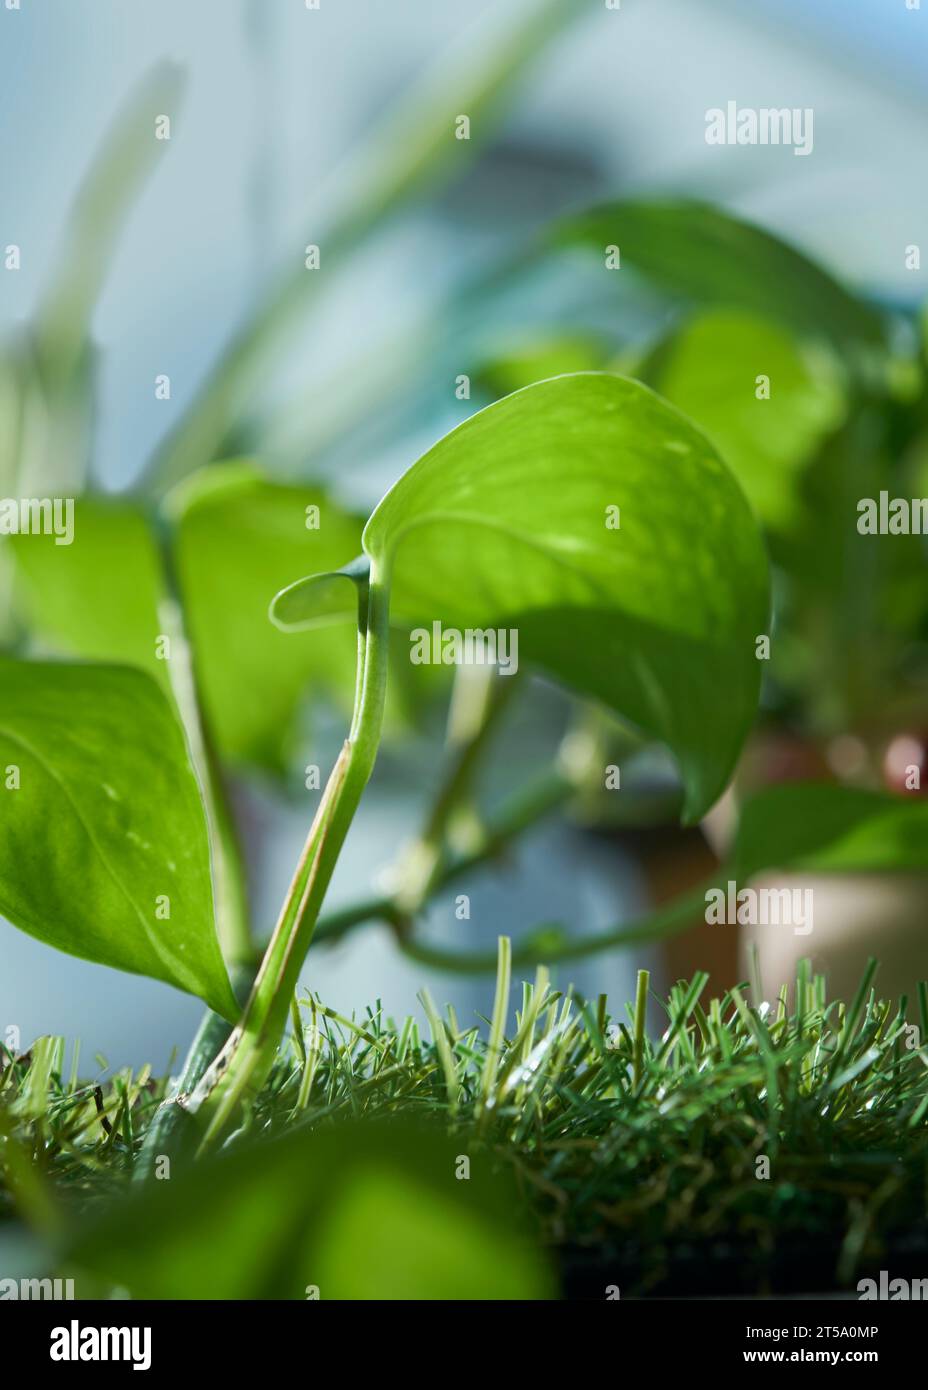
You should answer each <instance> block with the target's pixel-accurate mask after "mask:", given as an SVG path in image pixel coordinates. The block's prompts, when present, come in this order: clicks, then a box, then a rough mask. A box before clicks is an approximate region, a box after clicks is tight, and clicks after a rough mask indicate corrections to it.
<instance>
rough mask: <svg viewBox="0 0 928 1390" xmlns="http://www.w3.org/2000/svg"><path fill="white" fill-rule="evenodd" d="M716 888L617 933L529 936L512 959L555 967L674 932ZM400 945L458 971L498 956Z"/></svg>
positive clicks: (490, 965) (435, 965)
mask: <svg viewBox="0 0 928 1390" xmlns="http://www.w3.org/2000/svg"><path fill="white" fill-rule="evenodd" d="M716 886H717V884H716V883H715V882H714V880H711V879H710V880H708V881H707V882H706V883H704V884H702V885H701V886H700V887H699V888H695V889H693V891H692V892H690V893H684V894H682V895H681V897H679V898H675V899H674V901H673V902H672V903H669V904H668V905H667V906H666V907H662V908H660V909H659V910H658V911H657V912H654V913H651V914H649V915H648V916H647V917H641V918H639V919H638V921H637V922H629V923H626V924H625V925H624V926H621V927H617V928H616V930H615V931H610V932H596V934H595V935H593V936H576V937H569V936H564V937H562V938H560V939H557V940H552V939H550V938H547V939H546V938H545V937H543V936H539V937H538V939H536V940H532V939H531V938H530V939H529V940H528V941H526V942H523V943H522V944H521V945H519V946H517V947H516V948H515V950H514V951H513V953H512V963H513V965H517V966H526V965H540V964H544V965H553V964H556V963H557V962H558V961H562V960H581V959H583V957H585V956H595V955H598V954H599V953H600V952H601V951H612V950H618V949H620V948H621V947H623V946H634V945H637V944H638V943H639V942H645V941H658V940H661V939H662V938H664V937H667V936H674V935H675V934H676V933H677V932H680V931H684V930H685V929H686V928H687V927H688V926H691V925H692V923H693V922H694V921H695V920H696V919H697V918H699V917H700V916H702V914H703V912H704V911H705V905H706V898H705V895H706V891H707V889H708V888H710V887H716ZM400 949H401V951H402V952H403V954H404V955H406V956H408V957H409V958H410V959H411V960H415V961H418V962H419V964H420V965H427V966H429V967H430V968H431V969H433V970H446V971H448V972H449V973H450V974H453V975H472V974H482V973H488V972H489V971H491V970H495V969H496V956H495V955H492V954H491V953H490V952H488V951H487V952H480V951H444V950H442V949H441V948H439V947H435V946H428V945H425V944H424V943H422V942H419V941H414V940H413V939H411V938H408V937H401V938H400Z"/></svg>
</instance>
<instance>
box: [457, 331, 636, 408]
mask: <svg viewBox="0 0 928 1390" xmlns="http://www.w3.org/2000/svg"><path fill="white" fill-rule="evenodd" d="M608 360H609V351H608V348H607V347H606V346H605V345H604V344H603V343H601V342H600V341H599V340H598V339H596V338H593V337H591V336H584V335H581V334H566V333H565V334H559V335H553V336H550V337H549V336H543V337H539V338H537V339H536V340H535V341H533V342H527V343H525V344H524V345H523V346H522V347H519V348H513V349H512V350H511V351H509V352H504V353H501V354H500V355H499V356H498V357H493V358H490V359H489V360H487V361H485V362H483V363H482V364H481V366H480V367H478V369H477V371H476V372H475V373H474V376H475V379H476V381H477V383H478V384H479V385H480V386H482V387H483V388H484V390H487V391H490V392H491V393H492V394H493V395H494V396H507V395H509V394H510V392H512V391H521V390H522V388H523V387H525V386H531V385H532V384H533V383H534V382H536V381H546V380H547V379H548V378H549V377H552V376H565V375H567V374H568V373H572V372H590V371H597V370H599V369H600V368H602V367H605V366H606V365H607V362H608Z"/></svg>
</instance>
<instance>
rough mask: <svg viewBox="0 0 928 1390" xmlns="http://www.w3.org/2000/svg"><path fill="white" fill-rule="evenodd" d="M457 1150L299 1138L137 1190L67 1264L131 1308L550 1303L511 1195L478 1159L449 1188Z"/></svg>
mask: <svg viewBox="0 0 928 1390" xmlns="http://www.w3.org/2000/svg"><path fill="white" fill-rule="evenodd" d="M461 1148H462V1140H461V1139H460V1137H458V1138H448V1137H447V1136H445V1135H444V1134H442V1133H441V1132H440V1131H439V1130H437V1129H436V1128H434V1127H427V1126H421V1125H420V1126H411V1125H409V1123H408V1122H407V1123H403V1124H400V1123H397V1122H393V1123H391V1124H383V1123H371V1122H368V1123H362V1124H358V1123H348V1124H341V1125H339V1126H337V1127H336V1128H334V1129H316V1128H314V1129H313V1130H312V1131H311V1132H309V1131H307V1130H305V1129H304V1130H303V1131H302V1132H297V1133H294V1134H291V1135H289V1136H288V1137H286V1138H284V1139H282V1140H276V1141H274V1142H273V1143H270V1144H268V1143H265V1144H262V1145H261V1146H260V1147H258V1146H255V1145H250V1146H248V1147H245V1148H242V1149H239V1150H237V1151H235V1152H232V1153H229V1154H224V1155H221V1156H220V1157H219V1158H218V1159H215V1160H209V1161H207V1162H205V1163H199V1164H197V1165H196V1166H195V1167H194V1168H193V1169H190V1170H188V1171H186V1172H182V1173H180V1174H178V1175H177V1176H175V1177H174V1178H172V1180H171V1182H170V1183H164V1182H162V1183H159V1182H155V1183H154V1184H153V1185H152V1187H151V1188H150V1189H148V1190H144V1191H141V1192H139V1191H136V1192H134V1193H133V1195H132V1197H131V1198H130V1199H129V1200H128V1201H126V1202H124V1203H122V1204H120V1205H119V1206H118V1207H116V1208H115V1209H113V1210H111V1211H110V1212H108V1213H107V1214H106V1215H105V1216H104V1217H103V1218H102V1220H100V1221H99V1222H95V1223H94V1224H93V1225H91V1226H90V1227H89V1229H88V1230H86V1232H84V1233H83V1234H81V1235H80V1236H79V1237H78V1239H77V1241H76V1243H75V1245H74V1246H73V1247H72V1249H71V1250H70V1251H69V1252H68V1253H69V1264H71V1265H76V1266H77V1267H78V1268H81V1269H84V1270H87V1271H89V1272H91V1273H93V1274H96V1275H98V1276H99V1277H100V1278H102V1279H103V1280H105V1281H107V1282H108V1283H115V1284H119V1285H122V1286H124V1287H125V1288H127V1289H129V1291H130V1292H131V1294H132V1295H133V1297H135V1298H158V1299H161V1298H223V1299H225V1298H237V1299H243V1298H278V1299H297V1300H300V1299H305V1298H307V1296H309V1297H313V1296H316V1297H318V1298H321V1299H324V1300H329V1299H352V1300H354V1299H512V1298H545V1297H549V1296H550V1295H551V1294H552V1293H553V1283H552V1280H551V1278H550V1275H549V1272H548V1269H547V1266H546V1262H545V1260H544V1257H543V1256H542V1254H541V1252H540V1251H538V1250H537V1249H535V1248H534V1247H533V1245H532V1243H531V1242H530V1241H529V1240H527V1239H526V1237H525V1234H524V1233H523V1232H522V1231H521V1230H520V1228H519V1223H518V1221H517V1219H516V1216H515V1213H516V1211H517V1197H516V1193H515V1191H514V1189H513V1186H512V1184H511V1183H510V1182H508V1181H503V1179H502V1178H498V1177H494V1175H493V1174H492V1172H491V1160H490V1158H489V1156H487V1155H482V1156H480V1157H479V1158H478V1157H477V1156H475V1157H474V1158H473V1159H472V1160H471V1163H472V1167H471V1169H470V1176H469V1180H468V1181H458V1180H457V1178H456V1173H457V1172H458V1171H459V1169H460V1155H461ZM168 1188H170V1191H168V1190H167V1189H168Z"/></svg>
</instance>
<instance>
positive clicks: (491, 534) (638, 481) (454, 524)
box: [289, 372, 767, 819]
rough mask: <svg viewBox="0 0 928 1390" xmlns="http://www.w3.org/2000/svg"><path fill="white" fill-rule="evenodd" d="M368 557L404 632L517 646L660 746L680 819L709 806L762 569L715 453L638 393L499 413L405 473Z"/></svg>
mask: <svg viewBox="0 0 928 1390" xmlns="http://www.w3.org/2000/svg"><path fill="white" fill-rule="evenodd" d="M363 544H364V549H365V551H366V553H367V554H368V555H369V556H370V557H371V560H372V562H373V563H374V566H375V568H376V570H377V571H378V573H379V574H380V575H381V576H388V578H389V583H390V584H391V589H392V596H393V597H392V606H393V609H394V611H396V612H398V613H399V614H401V615H402V616H403V617H404V618H406V619H407V620H409V621H411V622H416V623H422V624H425V625H427V631H429V632H430V631H431V625H432V624H433V623H435V622H439V623H441V624H442V625H443V628H445V629H447V627H448V626H452V627H454V628H455V629H457V630H458V631H462V630H468V629H470V630H473V631H483V630H486V629H487V628H493V629H504V630H506V631H508V632H514V633H515V634H516V640H517V642H518V652H519V657H518V659H519V660H520V661H521V660H523V659H524V660H526V661H529V662H532V663H535V664H537V665H538V666H539V667H541V668H542V669H544V670H546V671H548V672H550V673H551V674H552V675H554V676H555V677H556V678H557V679H559V680H561V681H563V682H564V683H565V684H566V685H568V686H570V687H572V688H574V689H576V690H578V691H580V692H581V693H583V694H585V695H588V696H592V697H594V698H597V699H600V700H602V701H604V702H605V703H606V704H607V705H609V706H610V707H611V708H612V709H614V710H616V711H617V712H618V713H619V714H621V715H623V716H625V717H626V718H628V719H630V720H631V721H632V722H634V723H635V724H637V725H639V726H640V727H641V728H642V729H644V730H645V731H646V732H647V733H649V734H651V735H652V736H653V737H655V738H657V739H660V740H662V741H663V742H665V743H666V744H668V745H669V747H670V748H671V749H672V750H673V752H674V753H675V755H676V757H677V760H678V762H679V764H680V768H681V771H682V773H683V778H684V783H685V787H686V798H685V813H686V815H687V817H688V818H689V819H692V818H695V817H698V816H699V815H701V814H702V813H703V812H704V811H706V810H707V809H708V807H709V806H710V805H711V804H712V803H713V801H714V800H715V799H716V798H717V797H718V795H719V794H720V793H721V791H722V790H723V788H724V787H725V785H726V783H727V781H728V778H729V775H730V773H731V770H732V768H733V766H734V763H735V760H736V758H737V756H738V752H739V750H740V747H741V744H742V741H743V739H744V737H745V734H746V732H747V730H748V727H749V725H750V723H751V720H752V718H753V716H754V711H755V707H756V703H757V696H758V689H759V684H760V673H759V664H758V662H757V660H756V659H755V640H756V638H757V636H758V635H759V634H761V633H763V632H764V631H765V628H766V622H767V566H766V559H765V556H764V551H763V546H762V543H761V540H760V537H759V534H758V530H757V526H756V523H755V521H754V518H753V516H752V514H751V510H750V508H749V506H748V504H747V502H746V500H745V498H744V496H743V494H742V493H741V491H740V490H739V488H738V485H737V484H736V482H735V481H734V479H733V478H732V476H731V474H730V473H729V472H728V470H727V469H726V467H725V465H724V464H723V463H722V462H721V460H720V459H719V457H718V455H717V453H716V452H715V450H714V449H713V448H712V446H711V445H710V444H709V442H708V441H707V440H706V438H705V436H704V435H702V434H700V432H699V431H698V430H697V429H696V428H695V427H694V426H693V425H692V424H690V422H689V421H688V420H687V419H686V418H685V417H684V416H682V415H680V414H679V413H678V412H677V411H676V410H674V409H673V408H672V407H671V406H669V405H667V404H666V403H665V402H664V401H662V400H660V398H659V397H657V396H655V395H654V394H653V393H652V392H651V391H649V390H648V389H647V388H645V387H643V386H641V385H639V384H638V383H636V382H632V381H627V380H624V379H622V378H620V377H616V376H611V375H608V374H604V373H592V372H591V373H581V374H578V375H575V376H563V377H558V378H555V379H554V380H552V381H546V382H539V383H538V384H536V385H534V386H530V387H527V388H526V389H525V390H523V391H519V392H516V393H515V394H514V395H511V396H507V397H506V398H505V399H503V400H501V401H497V402H496V403H495V404H494V405H491V406H489V407H488V408H487V409H486V410H483V411H481V412H480V413H479V414H477V415H474V416H472V417H471V418H470V419H469V420H467V421H465V423H464V424H463V425H461V426H459V427H458V428H457V429H455V430H453V431H452V432H451V433H450V434H449V435H447V436H446V437H445V438H444V439H442V440H441V441H440V442H439V443H438V444H436V445H435V447H434V448H433V449H430V450H429V452H428V453H427V454H425V455H424V456H423V457H422V458H421V459H420V460H419V462H418V463H416V464H414V465H413V467H412V468H411V469H409V471H408V472H407V473H406V474H405V475H404V476H403V477H402V478H401V479H400V481H399V482H398V483H397V484H396V485H395V486H394V487H393V488H392V489H391V491H390V492H388V493H387V495H386V497H385V498H384V499H383V501H382V502H381V503H380V504H379V506H378V507H377V508H376V510H375V511H374V513H373V515H372V516H371V518H370V520H369V521H368V523H367V526H366V527H365V530H364V537H363ZM289 603H290V612H291V615H292V614H293V612H294V611H295V609H296V607H297V595H295V594H294V595H292V596H291V598H290V600H289ZM433 656H434V653H433Z"/></svg>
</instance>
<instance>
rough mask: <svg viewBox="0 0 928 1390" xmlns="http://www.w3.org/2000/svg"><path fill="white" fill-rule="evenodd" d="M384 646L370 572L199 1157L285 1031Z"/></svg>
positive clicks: (369, 741) (372, 720)
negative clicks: (303, 835) (327, 754)
mask: <svg viewBox="0 0 928 1390" xmlns="http://www.w3.org/2000/svg"><path fill="white" fill-rule="evenodd" d="M388 639H389V588H388V584H387V582H386V579H385V578H383V577H378V576H377V575H376V573H375V572H374V569H373V567H372V569H371V573H370V576H369V578H366V579H365V580H364V581H363V582H362V583H360V584H359V623H358V686H357V693H356V697H355V710H354V718H353V720H352V724H351V729H350V730H349V733H348V738H347V739H346V741H345V743H344V744H343V746H342V750H341V752H340V753H339V756H338V758H337V760H336V763H335V767H334V768H333V770H332V774H331V776H330V777H329V780H328V783H327V784H326V788H325V792H324V793H323V797H322V800H321V802H320V805H319V808H318V810H317V812H316V816H315V819H314V820H313V823H312V826H311V828H310V831H309V835H308V837H307V840H306V844H305V846H304V849H303V854H302V856H301V858H300V862H299V864H298V865H297V869H296V873H295V874H294V877H293V881H292V883H291V885H290V889H289V891H288V893H287V896H286V898H285V900H284V903H283V906H282V908H281V912H280V916H279V918H278V921H277V925H276V927H275V928H274V934H273V936H272V937H271V940H270V942H269V944H268V947H267V950H266V952H265V954H264V959H263V960H262V962H261V965H260V968H259V970H258V974H257V976H256V978H255V982H254V985H253V986H252V990H251V994H250V996H249V999H248V1002H247V1004H246V1005H245V1011H244V1014H243V1015H242V1020H241V1023H240V1024H239V1025H238V1027H237V1028H235V1029H234V1030H233V1032H232V1034H231V1036H230V1038H229V1040H228V1043H227V1044H226V1046H225V1047H224V1048H223V1050H222V1052H220V1054H219V1055H218V1056H217V1057H216V1059H215V1061H214V1062H213V1064H212V1066H211V1067H210V1068H209V1069H208V1071H207V1073H206V1074H205V1076H204V1077H203V1080H202V1082H201V1084H200V1086H199V1087H198V1088H197V1092H196V1094H195V1095H194V1097H193V1099H192V1102H191V1105H190V1107H189V1108H190V1109H192V1110H195V1111H196V1112H197V1113H198V1119H199V1122H200V1126H201V1132H202V1133H203V1140H202V1144H201V1151H202V1149H204V1148H207V1147H209V1146H211V1145H212V1144H214V1143H215V1142H216V1141H217V1140H218V1139H219V1138H220V1137H221V1136H222V1135H223V1134H224V1133H225V1131H226V1129H227V1128H228V1126H229V1124H230V1122H231V1120H232V1119H233V1117H234V1116H235V1114H236V1113H237V1111H238V1109H239V1107H240V1106H241V1105H242V1104H243V1103H244V1102H247V1101H249V1100H250V1099H253V1098H254V1096H256V1095H257V1093H258V1092H259V1091H260V1089H261V1087H262V1085H263V1084H264V1082H265V1080H266V1079H267V1076H268V1074H269V1072H270V1070H271V1067H272V1065H273V1062H274V1057H275V1055H276V1052H277V1047H278V1044H279V1042H280V1039H281V1036H282V1035H283V1032H284V1029H285V1027H286V1023H287V1015H288V1011H289V1007H290V999H291V997H292V995H293V992H294V990H295V989H296V986H297V982H298V980H299V975H300V970H301V968H302V964H303V959H304V957H305V955H306V952H307V950H308V949H309V944H310V942H311V940H312V936H313V930H314V928H315V925H316V921H317V918H318V916H319V911H320V909H321V907H322V903H323V900H324V898H325V894H326V890H327V889H328V886H329V882H330V880H331V877H332V873H333V871H334V869H335V865H336V862H337V860H338V856H339V854H340V852H341V848H342V845H343V844H344V842H345V837H346V835H347V834H348V829H349V827H350V825H351V822H352V820H353V818H354V814H355V811H356V810H357V807H358V803H359V802H360V800H361V795H362V793H363V791H364V788H365V786H366V785H367V781H368V778H369V777H370V775H371V772H372V770H373V767H374V762H375V760H376V757H377V749H378V746H379V744H380V731H381V726H382V723H383V707H384V696H385V693H386V680H387V651H388Z"/></svg>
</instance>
